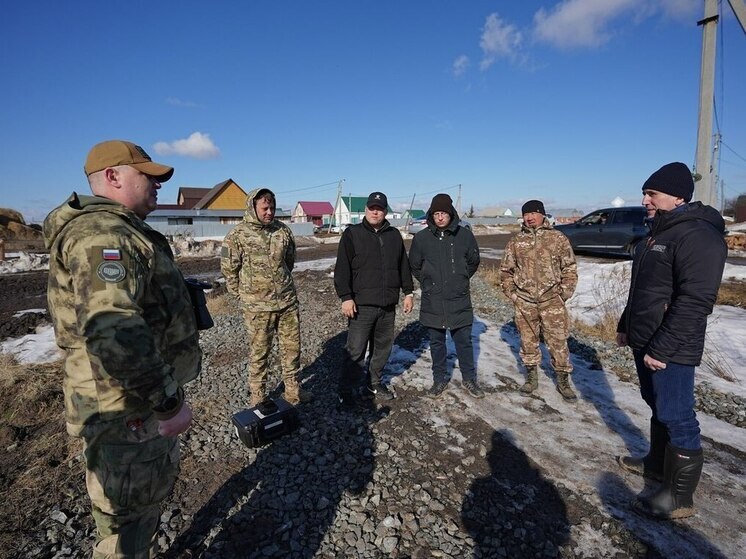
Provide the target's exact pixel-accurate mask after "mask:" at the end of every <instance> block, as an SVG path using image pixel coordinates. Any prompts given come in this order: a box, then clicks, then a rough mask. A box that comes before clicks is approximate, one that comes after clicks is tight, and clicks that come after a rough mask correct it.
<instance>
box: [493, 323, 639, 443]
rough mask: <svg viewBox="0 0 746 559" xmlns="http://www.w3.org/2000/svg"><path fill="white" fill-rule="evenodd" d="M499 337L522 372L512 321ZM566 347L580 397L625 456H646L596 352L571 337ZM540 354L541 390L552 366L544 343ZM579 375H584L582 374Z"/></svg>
mask: <svg viewBox="0 0 746 559" xmlns="http://www.w3.org/2000/svg"><path fill="white" fill-rule="evenodd" d="M500 336H501V339H502V340H503V341H505V342H506V343H507V344H508V346H509V347H510V349H511V352H512V353H513V356H514V357H515V360H516V364H517V365H518V368H519V369H523V367H522V366H521V358H520V353H519V352H520V335H519V334H518V329H517V328H516V326H515V322H513V321H511V322H507V323H505V324H503V326H502V327H501V329H500ZM567 345H568V348H569V350H570V359H571V361H572V362H573V366H574V368H575V371H574V372H573V374H572V377H571V378H572V381H571V382H572V384H573V385H574V386H575V388H576V389H577V391H578V392H579V397H580V398H581V399H582V400H584V401H587V402H590V403H591V404H592V405H593V406H594V407H595V408H596V410H597V411H598V415H599V417H600V418H601V419H602V420H603V422H604V424H605V425H606V427H607V428H608V429H609V430H610V431H612V432H614V433H616V434H617V435H618V436H619V437H620V438H621V439H622V441H623V442H624V445H625V446H626V448H627V452H628V453H630V454H632V455H634V456H638V455H643V454H645V452H647V448H648V442H647V437H646V435H645V434H644V433H643V432H642V431H641V430H640V428H639V427H638V426H637V425H636V424H635V423H634V422H633V421H632V420H631V419H630V418H629V416H628V415H627V413H626V412H625V411H623V410H622V409H621V408H620V407H619V405H618V404H617V403H616V396H615V394H614V391H613V390H612V388H611V385H610V384H609V381H608V379H607V377H606V375H607V373H606V371H605V370H604V368H603V364H602V362H601V359H600V358H599V356H598V352H597V351H596V349H595V348H593V347H591V346H589V345H586V344H584V343H582V342H580V341H579V340H577V339H576V338H574V337H572V336H570V338H568V340H567ZM540 350H541V352H542V360H541V366H540V367H539V386H540V387H541V386H542V385H543V384H546V382H547V381H548V380H550V379H548V378H547V376H548V375H547V374H546V371H547V370H550V369H551V365H550V361H549V357H548V352H547V351H546V348H545V347H544V344H543V341H542V343H541V346H540ZM581 371H583V372H582V373H581ZM588 371H593V372H594V374H588ZM550 382H552V380H550Z"/></svg>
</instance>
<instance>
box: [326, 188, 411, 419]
mask: <svg viewBox="0 0 746 559" xmlns="http://www.w3.org/2000/svg"><path fill="white" fill-rule="evenodd" d="M387 208H388V201H387V199H386V195H385V194H383V193H382V192H372V193H371V194H370V196H368V201H367V202H366V205H365V217H364V218H363V221H362V222H361V223H357V224H355V225H351V226H349V227H348V228H347V229H345V230H344V233H342V238H341V239H340V241H339V249H338V251H337V263H336V265H335V267H334V287H335V289H336V291H337V295H338V296H339V298H340V299H341V300H342V314H344V315H345V316H346V317H347V318H348V319H349V328H348V331H347V345H346V346H345V350H346V356H345V358H346V359H345V361H346V362H345V367H344V370H343V371H342V377H341V379H340V386H339V399H340V403H341V404H342V406H343V407H345V408H347V409H351V408H353V407H354V406H355V404H356V400H355V394H356V392H357V388H358V384H359V383H360V380H361V377H362V372H363V371H364V369H365V357H366V353H367V351H368V347H369V346H370V361H369V363H368V374H367V376H368V381H367V385H366V386H365V387H364V388H363V390H364V391H365V392H367V394H365V396H372V397H375V398H378V399H383V400H391V399H393V398H394V397H395V394H394V392H393V390H392V389H391V388H390V387H389V386H388V385H386V384H383V383H382V382H381V371H382V370H383V368H384V366H385V365H386V362H387V361H388V358H389V354H390V353H391V346H392V345H393V343H394V319H395V311H396V304H397V303H398V302H399V291H400V290H401V291H403V292H404V303H403V305H402V306H403V310H404V313H405V314H409V313H410V312H412V306H413V299H414V298H413V295H412V288H413V284H412V273H411V272H410V270H409V261H408V260H407V252H406V250H405V249H404V241H403V240H402V236H401V233H400V232H399V230H398V229H396V228H394V227H391V225H390V224H389V222H388V221H387V220H386V210H387Z"/></svg>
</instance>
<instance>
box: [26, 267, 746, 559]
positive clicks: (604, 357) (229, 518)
mask: <svg viewBox="0 0 746 559" xmlns="http://www.w3.org/2000/svg"><path fill="white" fill-rule="evenodd" d="M295 277H296V283H297V286H298V291H299V296H300V299H301V329H302V332H301V335H302V343H303V352H302V364H303V367H304V369H303V373H302V379H303V384H304V386H305V387H306V388H308V389H310V390H311V391H312V392H313V393H314V395H315V399H314V400H313V401H312V402H310V403H308V404H304V405H301V406H299V408H298V409H299V412H300V418H301V427H300V428H299V429H298V430H296V431H295V432H293V433H292V434H290V435H287V436H285V437H282V438H280V439H277V440H276V441H274V442H273V443H271V444H270V445H267V446H265V447H262V448H259V449H248V448H246V447H245V446H243V445H242V444H241V443H240V441H239V440H238V439H237V438H236V437H235V434H234V432H233V427H232V425H231V415H232V413H234V412H235V411H238V410H239V409H242V408H244V407H246V402H247V399H248V395H247V358H246V352H247V351H246V349H247V348H246V337H245V333H244V326H243V321H242V317H241V314H240V309H239V307H238V305H237V304H236V303H235V302H234V301H231V300H230V299H226V300H227V301H228V302H227V304H224V305H222V307H221V311H220V312H219V313H216V314H215V316H214V319H215V327H214V328H212V329H211V330H208V331H205V332H203V334H202V346H203V349H204V352H205V358H204V370H203V374H202V375H201V377H200V378H199V379H198V380H197V381H195V382H194V383H192V384H191V385H190V387H189V389H188V399H189V401H190V402H191V404H192V406H193V408H194V411H195V418H196V421H195V425H194V427H193V428H192V429H191V430H190V431H189V433H187V434H186V435H185V436H183V437H182V442H181V444H182V473H181V476H180V478H179V481H178V482H177V485H176V488H175V490H174V493H173V495H172V496H171V498H170V499H169V501H168V502H167V503H166V505H165V507H164V508H163V514H162V516H161V523H160V529H159V532H158V538H159V543H160V546H161V550H162V551H163V552H164V557H166V558H183V557H203V558H206V559H207V558H244V557H247V558H248V557H257V558H263V557H266V558H285V557H288V558H310V557H325V558H326V557H330V558H331V557H356V558H357V557H360V558H382V557H387V558H388V557H391V558H404V557H410V558H426V557H443V558H461V557H476V558H498V557H511V558H514V557H567V558H570V557H597V556H616V557H662V556H663V555H661V554H660V553H659V552H658V551H657V550H656V549H655V548H654V547H649V546H648V545H646V544H645V543H643V542H642V541H641V540H640V539H639V538H638V537H637V536H636V535H635V534H634V533H633V532H631V531H630V530H629V529H628V528H627V527H626V525H625V524H624V523H623V522H622V521H620V520H617V519H615V518H614V517H612V516H610V515H609V513H608V512H607V511H606V510H603V509H602V508H600V507H599V506H598V504H597V501H595V500H594V499H593V496H592V495H590V494H584V493H582V492H579V491H577V490H571V489H569V488H568V487H566V486H565V485H563V484H562V483H559V482H556V481H552V480H550V479H548V478H547V477H545V476H544V475H543V473H542V468H541V465H539V464H536V463H534V462H532V461H531V460H530V459H529V458H528V457H527V456H526V454H525V453H524V452H523V451H521V450H520V449H519V448H518V447H517V446H516V445H514V444H513V443H512V442H511V438H510V435H509V434H506V433H503V432H500V431H494V430H493V429H492V428H490V427H489V426H487V425H486V424H485V423H483V422H482V421H481V420H479V419H478V418H477V417H474V418H473V419H471V420H468V421H465V422H464V423H463V424H459V425H458V426H457V427H454V426H453V425H447V424H440V423H438V422H434V421H433V420H432V415H431V414H430V413H428V411H430V410H432V407H433V405H435V404H434V403H433V401H432V400H430V399H428V398H426V397H425V394H424V392H423V391H421V390H417V389H414V388H411V387H409V388H400V389H398V397H397V398H396V399H395V400H393V401H391V402H385V403H378V405H376V404H374V403H370V404H368V405H367V407H365V408H364V409H360V410H358V411H356V412H354V413H350V412H346V411H342V410H340V409H338V405H337V397H336V389H337V384H338V379H339V371H340V369H341V367H342V363H343V347H344V341H345V322H344V320H343V317H342V316H341V313H340V312H339V304H338V299H337V298H336V295H335V294H334V289H333V284H332V279H331V277H330V274H329V272H328V271H314V270H308V271H303V272H299V273H297V274H295ZM472 287H473V299H474V306H475V312H476V313H477V314H478V315H479V316H481V317H484V318H486V319H488V320H490V321H492V322H494V323H496V324H509V323H510V322H511V320H512V309H511V308H510V307H509V306H508V305H507V304H504V303H503V302H501V299H500V298H499V297H498V295H497V293H496V292H495V290H494V289H493V288H491V287H490V286H489V285H487V284H486V283H485V282H484V281H482V280H481V279H480V278H479V276H477V277H476V278H475V279H474V280H473V284H472ZM216 295H220V289H216V290H215V293H214V294H213V296H216ZM417 314H418V308H415V310H414V312H413V313H412V314H411V315H409V316H404V315H402V314H399V315H398V316H397V332H398V335H397V339H396V342H395V343H396V344H397V345H398V346H399V347H401V348H403V349H406V350H409V351H411V352H413V353H415V354H419V353H421V352H422V351H423V350H424V351H426V349H425V348H426V345H425V344H424V339H425V332H424V330H423V329H422V327H421V326H420V325H419V323H418V322H417V321H416V317H417ZM32 320H35V319H32ZM570 347H571V351H572V352H573V353H574V354H576V355H578V356H580V357H582V358H583V359H585V360H586V361H588V362H589V363H596V364H597V365H598V368H601V367H602V364H603V368H604V369H606V370H614V371H616V372H618V374H619V376H620V377H625V378H626V379H627V380H629V381H630V382H634V381H635V379H634V378H632V377H633V376H634V374H633V371H634V366H633V364H632V361H631V357H630V355H629V354H628V353H629V352H628V351H626V350H625V351H620V350H618V349H617V348H616V347H613V346H612V345H611V344H606V343H603V342H599V341H598V340H594V339H590V338H583V337H580V336H577V337H574V338H572V339H571V342H570ZM273 368H274V369H276V368H277V362H276V356H274V357H273ZM630 372H632V375H630ZM273 380H274V382H275V383H279V378H277V376H276V375H275V377H274V378H273ZM516 388H517V386H516V385H515V382H513V381H511V380H510V379H507V380H506V381H505V386H504V387H501V388H498V390H515V389H516ZM278 390H279V389H278ZM697 395H698V402H699V407H700V409H704V410H706V411H707V413H709V414H711V415H715V416H716V417H719V418H721V419H724V420H725V421H729V422H730V423H733V424H735V425H739V426H743V421H744V409H746V406H745V405H744V402H743V401H742V399H739V398H735V397H733V396H732V395H728V394H721V393H718V392H717V391H715V390H713V389H711V388H708V387H706V386H700V387H698V393H697ZM451 404H452V405H457V406H464V404H463V403H462V402H460V401H451V400H447V402H446V403H445V404H444V403H442V401H438V404H437V405H441V406H443V405H451ZM62 468H66V469H67V470H68V472H69V473H68V476H67V479H66V481H64V482H63V484H64V487H65V493H66V495H67V496H66V498H65V499H64V500H63V501H62V502H60V503H59V505H58V506H56V507H54V508H53V510H49V511H47V512H46V513H45V515H44V516H43V517H42V518H39V519H38V527H37V529H36V530H35V531H34V532H33V533H31V534H29V537H28V538H27V539H25V540H24V541H21V542H19V546H18V549H17V550H16V552H15V554H12V555H11V556H12V557H18V558H21V557H23V558H26V557H39V558H41V557H44V558H46V557H54V558H63V557H65V558H67V557H70V558H72V557H75V558H77V557H88V556H90V547H91V543H92V541H93V524H92V521H91V519H90V514H89V510H88V502H87V499H86V497H85V490H84V487H83V481H82V470H83V468H82V464H81V462H80V459H79V458H76V457H72V458H71V459H70V460H69V461H68V462H67V463H66V464H65V465H63V466H62ZM589 532H592V533H593V534H594V537H595V538H597V539H598V541H600V542H604V545H603V546H602V547H601V548H599V549H604V550H608V549H613V550H614V553H613V554H608V553H607V552H606V551H604V552H603V554H602V553H601V552H600V551H599V549H596V550H594V549H589V548H588V545H587V539H586V543H585V544H584V545H580V540H581V537H580V536H581V534H587V533H589ZM166 550H167V551H166Z"/></svg>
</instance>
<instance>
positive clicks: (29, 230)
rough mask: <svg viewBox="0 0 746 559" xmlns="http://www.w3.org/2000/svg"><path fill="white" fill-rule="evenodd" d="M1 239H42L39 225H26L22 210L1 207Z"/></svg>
mask: <svg viewBox="0 0 746 559" xmlns="http://www.w3.org/2000/svg"><path fill="white" fill-rule="evenodd" d="M0 239H19V240H24V241H28V240H42V234H41V231H40V230H39V229H38V228H37V227H33V226H30V225H26V221H25V220H24V219H23V216H22V215H21V212H17V211H16V210H12V209H10V208H0Z"/></svg>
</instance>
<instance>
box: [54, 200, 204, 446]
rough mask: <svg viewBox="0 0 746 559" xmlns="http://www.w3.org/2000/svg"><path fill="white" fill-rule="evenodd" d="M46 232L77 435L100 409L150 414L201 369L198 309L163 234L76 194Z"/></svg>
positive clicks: (69, 412) (68, 402) (116, 207)
mask: <svg viewBox="0 0 746 559" xmlns="http://www.w3.org/2000/svg"><path fill="white" fill-rule="evenodd" d="M44 237H45V242H46V245H47V247H48V248H49V251H50V258H49V285H48V291H47V298H48V302H49V310H50V313H51V315H52V322H53V324H54V330H55V336H56V340H57V345H58V346H59V347H60V348H62V349H63V350H65V352H66V361H65V379H64V384H63V388H64V392H65V412H66V418H67V423H68V431H69V432H70V433H71V434H72V435H79V434H80V429H81V427H82V426H83V425H86V424H89V423H91V422H94V423H95V422H97V421H99V420H100V416H101V415H102V414H106V417H107V418H108V420H109V421H111V420H113V419H116V418H117V417H123V416H125V415H127V414H129V413H131V412H132V411H142V412H143V413H146V412H148V411H149V410H150V409H151V408H153V407H155V406H157V405H158V404H160V403H161V402H163V401H164V400H165V399H166V398H168V397H172V396H174V395H175V394H176V393H177V391H178V388H179V386H183V385H184V384H185V383H186V382H188V381H190V380H193V379H194V378H196V377H197V374H198V373H199V370H200V366H201V356H202V354H201V351H200V349H199V343H198V342H199V334H198V332H197V327H196V324H195V320H194V311H193V309H192V304H191V301H190V299H189V292H188V291H187V288H186V285H185V284H184V279H183V277H182V275H181V272H179V270H178V268H177V267H176V264H175V263H174V261H173V254H172V252H171V249H170V247H169V246H168V242H167V241H166V239H165V237H163V235H161V234H160V233H158V232H157V231H154V230H153V229H151V228H150V227H149V226H147V225H146V224H145V223H144V222H143V221H142V220H141V219H140V218H138V217H137V216H136V215H135V214H134V213H132V212H131V211H129V210H127V209H126V208H124V207H123V206H121V205H120V204H117V203H115V202H112V201H110V200H107V199H105V198H100V197H95V196H78V195H76V194H73V196H72V197H71V198H70V199H69V200H68V201H67V202H66V203H64V204H63V205H61V206H60V207H58V208H56V209H55V210H53V211H52V212H51V213H50V214H49V215H48V216H47V219H46V220H45V221H44Z"/></svg>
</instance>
